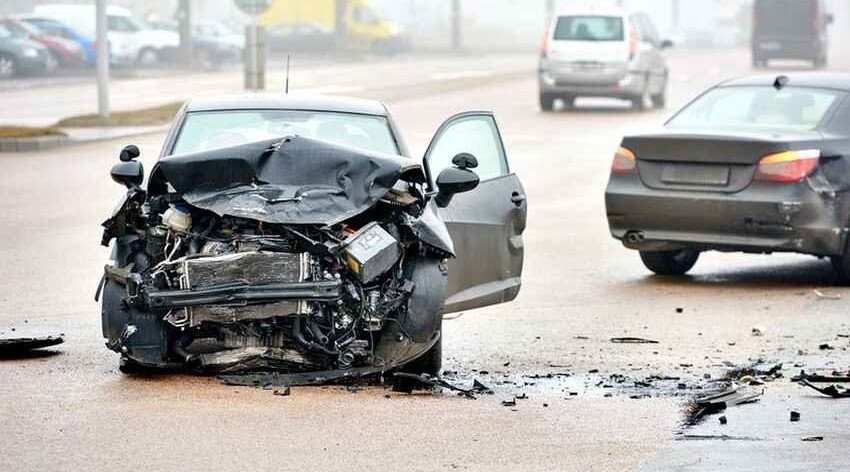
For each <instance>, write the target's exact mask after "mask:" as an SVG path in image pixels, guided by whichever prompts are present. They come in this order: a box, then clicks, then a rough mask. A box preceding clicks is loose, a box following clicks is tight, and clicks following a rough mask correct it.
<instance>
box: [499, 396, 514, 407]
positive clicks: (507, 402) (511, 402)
mask: <svg viewBox="0 0 850 472" xmlns="http://www.w3.org/2000/svg"><path fill="white" fill-rule="evenodd" d="M502 406H507V407H514V406H516V398H512V399H510V400H502Z"/></svg>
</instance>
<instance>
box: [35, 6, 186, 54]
mask: <svg viewBox="0 0 850 472" xmlns="http://www.w3.org/2000/svg"><path fill="white" fill-rule="evenodd" d="M34 14H35V15H38V16H39V17H43V18H50V19H53V20H57V21H61V22H63V23H65V24H67V25H68V26H71V27H72V28H74V29H76V30H78V31H80V32H81V33H83V34H86V35H89V36H91V37H94V36H95V30H96V12H95V7H94V5H70V4H51V5H39V6H36V7H35V11H34ZM106 15H107V29H108V38H109V53H110V57H111V59H110V60H111V62H112V63H113V64H117V65H127V66H143V67H150V66H152V65H154V64H156V63H157V62H160V61H161V60H163V59H165V58H168V57H172V56H173V55H174V52H175V51H176V50H177V48H178V46H179V45H180V36H179V35H178V34H177V33H175V32H173V31H160V30H154V29H152V28H150V27H149V26H148V25H147V24H146V23H145V22H143V21H141V20H138V19H136V18H134V17H133V16H132V14H131V13H130V10H128V9H126V8H122V7H117V6H111V5H110V6H107V8H106Z"/></svg>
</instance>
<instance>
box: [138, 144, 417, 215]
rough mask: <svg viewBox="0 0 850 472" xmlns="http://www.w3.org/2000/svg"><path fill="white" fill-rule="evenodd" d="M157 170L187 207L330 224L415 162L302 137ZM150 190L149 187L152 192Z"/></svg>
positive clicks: (413, 168)
mask: <svg viewBox="0 0 850 472" xmlns="http://www.w3.org/2000/svg"><path fill="white" fill-rule="evenodd" d="M159 173H161V174H162V177H163V178H164V179H165V180H166V181H168V182H169V183H170V184H171V186H172V187H173V188H174V190H176V191H177V192H179V193H180V194H182V196H183V199H184V200H185V201H186V202H187V203H189V204H190V205H192V206H195V207H197V208H200V209H204V210H208V211H211V212H213V213H215V214H217V215H219V216H234V217H241V218H247V219H252V220H257V221H262V222H266V223H278V224H294V225H306V224H321V225H332V224H336V223H339V222H341V221H344V220H346V219H349V218H351V217H353V216H356V215H358V214H360V213H362V212H364V211H366V210H367V209H369V208H370V207H371V206H372V205H374V204H375V203H376V202H377V201H378V200H379V199H380V198H381V197H383V196H384V195H385V194H386V193H387V191H388V190H389V189H390V188H392V187H393V186H394V185H395V184H396V183H397V182H398V181H399V179H400V178H402V177H404V178H405V179H407V180H410V181H414V182H418V181H422V180H423V179H424V177H422V175H423V174H422V169H421V166H419V164H416V163H415V162H414V161H412V160H410V159H408V158H405V157H401V156H392V155H386V154H380V153H373V152H370V151H366V150H361V149H355V148H349V147H343V146H337V145H333V144H330V143H327V142H324V141H317V140H313V139H309V138H303V137H299V136H290V137H286V138H282V139H281V138H277V139H273V140H266V141H259V142H256V143H250V144H245V145H241V146H236V147H230V148H225V149H216V150H213V151H207V152H199V153H193V154H183V155H179V156H172V157H167V158H164V159H162V160H161V161H160V162H159V163H158V164H157V167H156V168H155V169H154V171H153V174H152V175H153V176H157V174H159ZM151 190H153V189H151Z"/></svg>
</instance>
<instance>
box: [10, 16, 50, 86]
mask: <svg viewBox="0 0 850 472" xmlns="http://www.w3.org/2000/svg"><path fill="white" fill-rule="evenodd" d="M51 61H52V59H51V57H50V53H49V52H48V51H47V48H46V47H44V46H43V45H42V44H41V43H38V42H36V41H34V40H32V39H30V38H29V36H28V35H27V34H24V33H21V32H18V31H13V30H11V29H9V28H7V27H6V26H5V25H2V24H0V80H5V79H9V78H12V77H15V76H17V75H21V74H27V73H39V72H45V71H47V70H49V68H50V64H51Z"/></svg>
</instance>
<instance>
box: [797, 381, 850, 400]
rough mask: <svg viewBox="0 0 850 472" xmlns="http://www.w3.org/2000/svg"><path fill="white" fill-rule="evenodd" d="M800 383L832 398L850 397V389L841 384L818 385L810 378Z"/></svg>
mask: <svg viewBox="0 0 850 472" xmlns="http://www.w3.org/2000/svg"><path fill="white" fill-rule="evenodd" d="M800 385H803V386H806V387H809V388H811V389H812V390H814V391H816V392H819V393H821V394H823V395H826V396H828V397H832V398H850V389H848V388H845V387H842V386H839V385H829V386H827V387H818V386H816V385H814V384H813V383H811V382H809V381H808V380H801V381H800Z"/></svg>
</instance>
